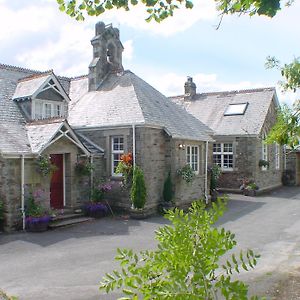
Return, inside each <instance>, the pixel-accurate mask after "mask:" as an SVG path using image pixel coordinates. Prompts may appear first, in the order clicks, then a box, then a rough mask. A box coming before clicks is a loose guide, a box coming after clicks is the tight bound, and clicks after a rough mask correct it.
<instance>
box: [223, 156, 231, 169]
mask: <svg viewBox="0 0 300 300" xmlns="http://www.w3.org/2000/svg"><path fill="white" fill-rule="evenodd" d="M223 168H224V169H232V168H233V155H230V154H224V161H223Z"/></svg>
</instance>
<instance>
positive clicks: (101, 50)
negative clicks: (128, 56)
mask: <svg viewBox="0 0 300 300" xmlns="http://www.w3.org/2000/svg"><path fill="white" fill-rule="evenodd" d="M91 44H92V46H93V60H92V61H91V63H90V65H89V75H88V79H89V91H96V90H97V89H98V87H99V85H100V84H101V82H102V81H103V79H104V78H105V77H106V76H107V74H109V73H113V72H122V71H123V70H124V69H123V65H122V52H123V50H124V47H123V45H122V43H121V41H120V33H119V29H117V28H114V27H113V26H112V25H111V24H108V25H105V24H104V23H103V22H98V23H97V24H96V26H95V36H94V38H93V39H92V40H91Z"/></svg>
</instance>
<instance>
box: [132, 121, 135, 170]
mask: <svg viewBox="0 0 300 300" xmlns="http://www.w3.org/2000/svg"><path fill="white" fill-rule="evenodd" d="M132 159H133V166H135V125H132Z"/></svg>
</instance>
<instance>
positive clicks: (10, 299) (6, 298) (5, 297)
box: [0, 289, 18, 300]
mask: <svg viewBox="0 0 300 300" xmlns="http://www.w3.org/2000/svg"><path fill="white" fill-rule="evenodd" d="M0 299H3V300H18V298H17V297H15V296H9V295H7V294H6V293H5V292H4V291H2V290H1V289H0Z"/></svg>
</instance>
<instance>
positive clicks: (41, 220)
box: [25, 216, 51, 225]
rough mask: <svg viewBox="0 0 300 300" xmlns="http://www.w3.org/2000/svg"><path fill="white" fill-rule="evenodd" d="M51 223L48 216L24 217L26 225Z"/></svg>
mask: <svg viewBox="0 0 300 300" xmlns="http://www.w3.org/2000/svg"><path fill="white" fill-rule="evenodd" d="M50 221H51V217H50V216H41V217H26V219H25V222H26V225H29V224H37V223H49V222H50Z"/></svg>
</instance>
